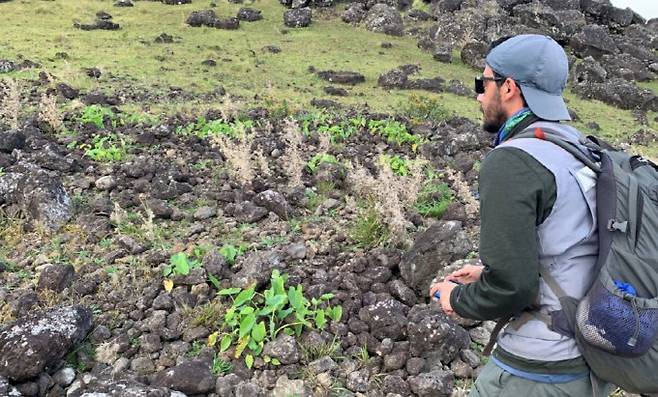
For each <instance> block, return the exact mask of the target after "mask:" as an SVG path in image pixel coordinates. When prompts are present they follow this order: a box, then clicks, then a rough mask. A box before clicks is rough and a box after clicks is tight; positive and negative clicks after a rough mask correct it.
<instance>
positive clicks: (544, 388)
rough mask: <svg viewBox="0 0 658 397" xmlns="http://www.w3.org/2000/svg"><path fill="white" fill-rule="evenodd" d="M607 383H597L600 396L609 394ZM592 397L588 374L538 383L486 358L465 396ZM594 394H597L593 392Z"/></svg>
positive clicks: (609, 388) (609, 387) (603, 396)
mask: <svg viewBox="0 0 658 397" xmlns="http://www.w3.org/2000/svg"><path fill="white" fill-rule="evenodd" d="M611 388H612V386H611V385H604V384H601V385H600V392H599V393H598V394H599V396H600V397H607V396H608V395H609V394H610V391H611ZM526 396H528V397H592V396H594V393H593V391H592V381H591V380H590V378H589V377H585V378H582V379H578V380H574V381H572V382H567V383H540V382H534V381H531V380H528V379H524V378H520V377H518V376H514V375H512V374H510V373H509V372H506V371H504V370H503V369H502V368H500V367H499V366H497V365H496V364H494V362H493V361H489V362H488V363H487V365H485V366H484V368H482V371H481V372H480V376H478V378H477V380H476V381H475V385H474V386H473V388H472V389H471V393H470V394H469V397H526ZM595 397H598V396H595Z"/></svg>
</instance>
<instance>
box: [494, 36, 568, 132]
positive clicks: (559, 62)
mask: <svg viewBox="0 0 658 397" xmlns="http://www.w3.org/2000/svg"><path fill="white" fill-rule="evenodd" d="M486 63H487V65H489V67H491V69H493V70H494V71H495V72H496V73H498V74H500V75H502V76H504V77H509V78H511V79H513V80H514V81H516V82H517V84H518V85H519V86H520V87H521V92H523V97H524V98H525V100H526V102H527V103H528V107H530V110H532V112H533V113H534V114H536V115H537V116H538V117H540V118H542V119H545V120H551V121H557V120H571V117H570V116H569V111H568V110H567V105H565V103H564V99H562V91H564V88H565V87H566V86H567V78H568V75H569V61H568V60H567V55H566V54H565V53H564V50H563V49H562V47H561V46H560V45H559V44H558V43H556V42H555V40H553V39H552V38H550V37H548V36H542V35H537V34H523V35H519V36H514V37H512V38H509V39H507V40H505V41H504V42H502V43H500V44H499V45H498V46H496V47H495V48H494V49H492V50H491V51H490V52H489V54H488V55H487V58H486Z"/></svg>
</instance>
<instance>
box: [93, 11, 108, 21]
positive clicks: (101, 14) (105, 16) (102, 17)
mask: <svg viewBox="0 0 658 397" xmlns="http://www.w3.org/2000/svg"><path fill="white" fill-rule="evenodd" d="M96 18H98V19H100V20H104V21H108V20H110V19H112V15H110V14H108V13H107V12H105V11H98V12H97V13H96Z"/></svg>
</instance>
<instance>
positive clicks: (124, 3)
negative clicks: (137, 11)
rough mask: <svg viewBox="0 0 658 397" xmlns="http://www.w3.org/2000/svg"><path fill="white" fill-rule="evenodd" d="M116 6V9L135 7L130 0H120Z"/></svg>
mask: <svg viewBox="0 0 658 397" xmlns="http://www.w3.org/2000/svg"><path fill="white" fill-rule="evenodd" d="M114 6H115V7H134V6H135V5H134V4H133V2H132V1H130V0H119V1H117V2H116V3H114Z"/></svg>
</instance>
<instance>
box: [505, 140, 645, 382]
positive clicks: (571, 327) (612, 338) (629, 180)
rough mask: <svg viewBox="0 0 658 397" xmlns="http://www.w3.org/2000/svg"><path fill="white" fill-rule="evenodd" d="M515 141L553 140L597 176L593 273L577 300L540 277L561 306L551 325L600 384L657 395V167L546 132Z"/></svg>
mask: <svg viewBox="0 0 658 397" xmlns="http://www.w3.org/2000/svg"><path fill="white" fill-rule="evenodd" d="M518 138H538V139H543V140H546V141H549V142H551V143H554V144H556V145H558V146H560V147H562V148H563V149H565V150H566V151H568V152H569V153H571V154H572V155H573V156H575V157H576V158H577V159H578V160H580V161H581V162H582V163H583V164H584V165H586V166H587V167H589V168H590V169H592V170H593V171H594V172H595V173H596V174H597V187H596V189H597V192H596V202H597V217H598V232H599V256H598V261H597V264H596V269H595V271H596V273H597V276H596V277H595V279H594V282H593V285H592V286H591V287H590V289H589V290H588V292H587V294H586V295H585V297H584V298H583V299H581V300H580V301H578V300H577V299H575V298H572V297H569V296H566V294H564V291H562V289H561V288H560V287H559V286H558V285H557V283H555V282H553V280H551V278H552V277H551V276H548V275H547V274H545V273H544V272H540V276H541V277H542V278H543V279H544V281H545V282H546V283H547V284H548V285H549V287H551V289H552V290H553V292H554V293H555V294H556V295H557V296H558V297H559V298H560V303H561V305H562V310H561V312H562V313H561V314H560V315H557V316H553V315H551V317H552V318H551V319H548V321H550V324H549V326H551V327H552V328H561V329H562V330H564V329H565V328H566V329H567V330H568V331H569V332H570V335H572V336H573V337H574V338H575V339H576V342H577V344H578V347H579V349H580V352H581V353H582V355H583V357H584V359H585V361H586V362H587V364H588V365H589V367H590V369H591V371H592V373H593V374H594V375H595V376H596V377H598V378H599V379H601V380H603V381H606V382H609V383H613V384H615V385H617V386H619V387H621V388H623V389H624V390H626V391H629V392H632V393H654V392H658V166H657V165H656V164H654V163H653V162H651V161H649V160H647V159H644V158H642V157H641V156H634V155H630V154H627V153H624V152H621V151H617V150H614V149H612V148H611V147H610V146H608V145H605V144H604V143H602V142H599V141H598V140H597V139H596V138H593V137H587V138H582V139H581V140H580V142H570V141H568V140H566V139H565V138H563V137H562V136H561V135H560V133H559V131H557V130H551V129H547V128H545V127H542V128H541V129H540V128H537V129H535V130H534V131H526V132H523V133H521V134H520V135H518ZM583 147H585V148H587V149H588V150H589V152H590V153H584V152H583V150H582V148H583ZM547 276H548V277H547ZM565 323H566V324H565Z"/></svg>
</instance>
